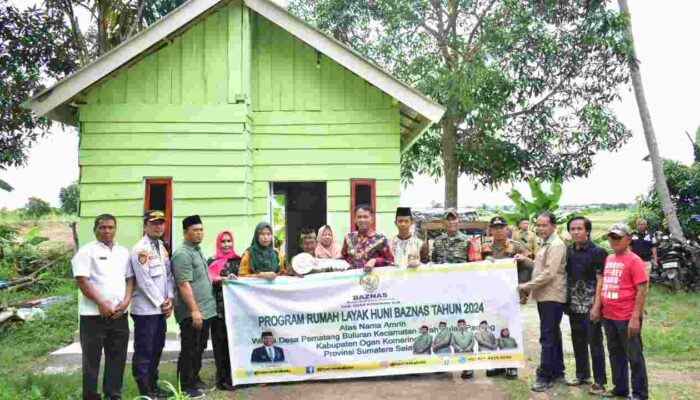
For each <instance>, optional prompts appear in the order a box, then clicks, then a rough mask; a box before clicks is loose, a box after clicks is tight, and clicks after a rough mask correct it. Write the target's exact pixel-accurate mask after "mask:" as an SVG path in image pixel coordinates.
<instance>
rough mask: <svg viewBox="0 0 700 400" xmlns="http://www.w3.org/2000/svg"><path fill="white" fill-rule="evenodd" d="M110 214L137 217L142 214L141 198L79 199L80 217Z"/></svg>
mask: <svg viewBox="0 0 700 400" xmlns="http://www.w3.org/2000/svg"><path fill="white" fill-rule="evenodd" d="M100 214H112V215H114V216H115V217H117V218H119V217H138V216H141V215H143V200H142V199H132V200H109V201H83V200H81V201H80V216H81V217H92V218H94V217H96V216H98V215H100Z"/></svg>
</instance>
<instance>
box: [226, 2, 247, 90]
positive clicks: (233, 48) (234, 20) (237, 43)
mask: <svg viewBox="0 0 700 400" xmlns="http://www.w3.org/2000/svg"><path fill="white" fill-rule="evenodd" d="M227 9H228V102H229V103H235V102H236V96H237V95H238V94H240V93H243V89H242V83H243V81H242V75H241V74H242V67H243V64H242V57H243V54H242V41H241V37H242V29H243V25H242V24H243V16H242V12H243V10H242V7H241V1H240V0H233V1H231V2H230V3H229V4H228V7H227Z"/></svg>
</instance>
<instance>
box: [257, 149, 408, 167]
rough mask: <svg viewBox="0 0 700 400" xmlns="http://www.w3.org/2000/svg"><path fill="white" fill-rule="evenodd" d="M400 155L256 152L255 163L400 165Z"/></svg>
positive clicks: (386, 152)
mask: <svg viewBox="0 0 700 400" xmlns="http://www.w3.org/2000/svg"><path fill="white" fill-rule="evenodd" d="M399 162H400V154H399V152H398V151H397V150H396V149H391V148H390V149H372V150H371V151H369V150H367V149H313V150H307V149H301V150H296V149H295V150H290V149H285V150H278V149H274V150H273V149H269V150H257V149H256V150H255V152H254V153H253V163H254V165H255V166H256V167H257V166H266V165H279V166H291V165H328V164H331V165H337V164H348V165H351V164H360V165H369V164H384V165H386V164H398V163H399Z"/></svg>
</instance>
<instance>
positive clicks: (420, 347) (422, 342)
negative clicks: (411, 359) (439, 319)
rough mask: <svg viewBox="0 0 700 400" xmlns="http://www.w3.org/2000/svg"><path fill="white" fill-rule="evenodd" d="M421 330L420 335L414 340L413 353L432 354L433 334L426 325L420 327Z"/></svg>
mask: <svg viewBox="0 0 700 400" xmlns="http://www.w3.org/2000/svg"><path fill="white" fill-rule="evenodd" d="M419 332H420V335H419V336H418V337H417V338H415V339H414V340H413V354H430V346H432V344H433V336H432V335H431V334H429V333H428V327H427V326H425V325H423V326H421V327H420V329H419Z"/></svg>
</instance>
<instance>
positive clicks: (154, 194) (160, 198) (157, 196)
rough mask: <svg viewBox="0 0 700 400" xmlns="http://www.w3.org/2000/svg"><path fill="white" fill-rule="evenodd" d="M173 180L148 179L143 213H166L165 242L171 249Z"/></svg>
mask: <svg viewBox="0 0 700 400" xmlns="http://www.w3.org/2000/svg"><path fill="white" fill-rule="evenodd" d="M172 183H173V180H172V179H171V178H167V179H163V178H160V179H146V196H145V199H144V202H143V211H144V212H146V211H148V210H160V211H163V212H165V233H163V242H165V243H166V247H167V248H168V249H169V248H170V244H171V243H172V227H171V225H172V215H173V195H172V193H173V191H172Z"/></svg>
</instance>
